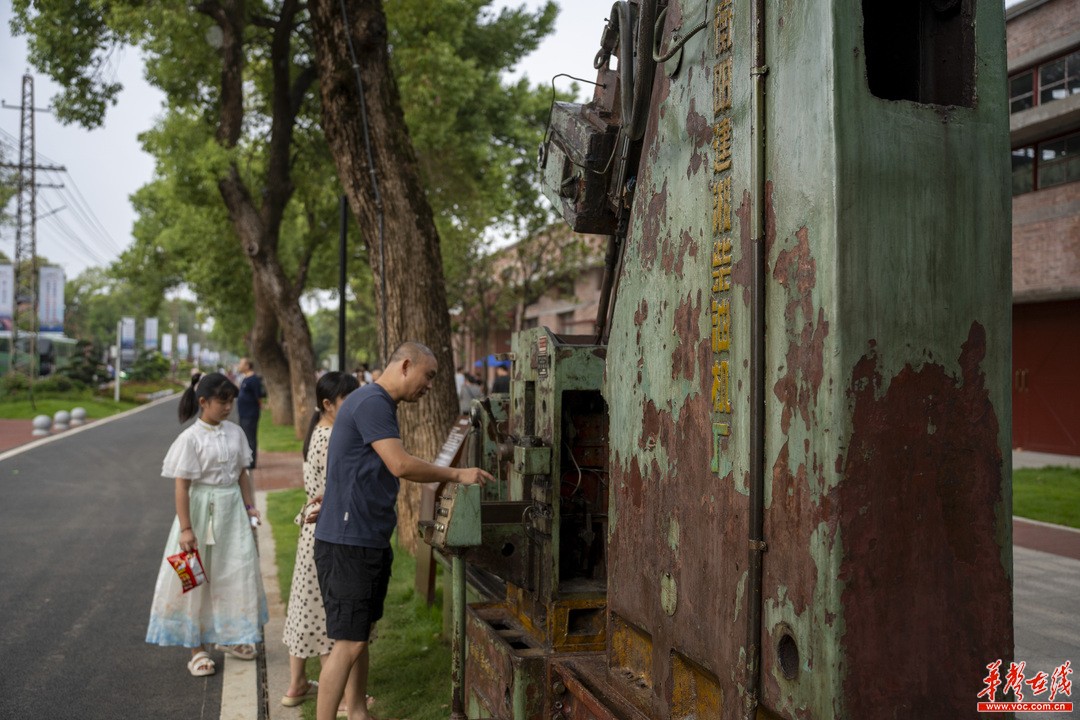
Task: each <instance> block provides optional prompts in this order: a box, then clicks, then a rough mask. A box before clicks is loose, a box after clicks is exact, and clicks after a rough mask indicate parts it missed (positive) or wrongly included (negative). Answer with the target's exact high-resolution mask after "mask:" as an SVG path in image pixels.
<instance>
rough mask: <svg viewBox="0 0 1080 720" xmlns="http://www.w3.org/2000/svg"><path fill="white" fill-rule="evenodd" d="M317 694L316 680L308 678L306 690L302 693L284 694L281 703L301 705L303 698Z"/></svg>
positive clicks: (317, 685)
mask: <svg viewBox="0 0 1080 720" xmlns="http://www.w3.org/2000/svg"><path fill="white" fill-rule="evenodd" d="M318 694H319V683H318V681H317V680H308V686H307V690H306V691H304V694H303V695H285V696H284V697H282V698H281V704H282V705H284V706H285V707H296V706H297V705H302V704H303V702H304V701H305V700H308V699H310V698H314V697H316V696H317V695H318Z"/></svg>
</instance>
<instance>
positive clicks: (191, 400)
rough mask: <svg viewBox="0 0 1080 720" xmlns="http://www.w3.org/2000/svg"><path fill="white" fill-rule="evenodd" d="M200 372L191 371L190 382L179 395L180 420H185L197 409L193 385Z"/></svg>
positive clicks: (197, 404) (200, 375)
mask: <svg viewBox="0 0 1080 720" xmlns="http://www.w3.org/2000/svg"><path fill="white" fill-rule="evenodd" d="M201 377H202V373H197V372H195V373H191V384H190V385H188V386H187V388H186V389H185V390H184V394H183V395H181V396H180V410H179V414H180V422H187V421H188V420H190V419H191V418H192V417H193V416H194V415H195V413H197V412H198V411H199V401H198V398H196V396H195V386H196V385H198V384H199V379H200V378H201Z"/></svg>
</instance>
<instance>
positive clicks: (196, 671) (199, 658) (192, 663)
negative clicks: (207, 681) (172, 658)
mask: <svg viewBox="0 0 1080 720" xmlns="http://www.w3.org/2000/svg"><path fill="white" fill-rule="evenodd" d="M187 669H188V672H189V673H191V674H192V675H193V676H194V677H206V676H207V675H213V674H214V673H215V672H216V668H215V667H214V661H213V659H212V658H211V657H210V653H208V652H206V651H205V650H200V651H199V652H197V653H195V654H194V655H192V656H191V659H190V660H188V664H187Z"/></svg>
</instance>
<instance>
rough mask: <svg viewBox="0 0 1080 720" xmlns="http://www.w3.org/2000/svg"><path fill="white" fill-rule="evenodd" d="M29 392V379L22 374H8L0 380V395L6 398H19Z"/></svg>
mask: <svg viewBox="0 0 1080 720" xmlns="http://www.w3.org/2000/svg"><path fill="white" fill-rule="evenodd" d="M29 391H30V378H29V377H27V376H26V375H23V374H22V373H8V374H7V375H5V376H4V377H3V379H0V394H2V395H3V396H4V397H6V398H14V397H19V396H21V395H25V394H26V393H27V392H29Z"/></svg>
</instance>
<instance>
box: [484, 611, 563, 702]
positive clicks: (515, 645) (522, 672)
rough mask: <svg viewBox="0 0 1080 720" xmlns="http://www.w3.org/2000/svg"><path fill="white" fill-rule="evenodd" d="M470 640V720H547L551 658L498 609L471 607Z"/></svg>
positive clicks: (511, 617)
mask: <svg viewBox="0 0 1080 720" xmlns="http://www.w3.org/2000/svg"><path fill="white" fill-rule="evenodd" d="M467 635H468V661H467V663H466V666H465V693H466V697H468V698H469V705H470V710H471V711H470V713H469V715H470V717H473V718H476V717H497V718H506V719H507V720H509V719H510V718H514V719H515V720H540V719H541V718H544V713H543V710H544V695H545V690H544V685H545V680H546V667H545V656H546V654H547V653H545V651H544V649H543V647H541V646H539V645H537V644H536V641H535V640H533V638H532V635H531V634H530V633H529V632H528V631H527V630H526V629H525V628H524V627H522V626H521V625H520V624H519V623H518V622H517V621H516V620H515V618H514V617H513V614H512V613H511V612H509V611H508V610H507V608H506V607H505V606H504V605H502V604H498V603H482V604H474V605H471V606H470V607H469V610H468V616H467ZM544 720H547V718H544Z"/></svg>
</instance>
